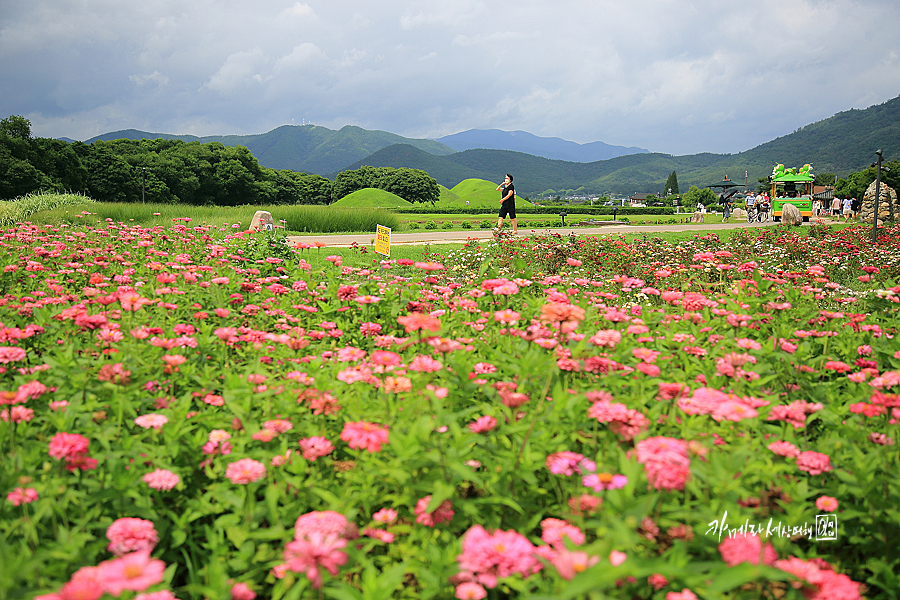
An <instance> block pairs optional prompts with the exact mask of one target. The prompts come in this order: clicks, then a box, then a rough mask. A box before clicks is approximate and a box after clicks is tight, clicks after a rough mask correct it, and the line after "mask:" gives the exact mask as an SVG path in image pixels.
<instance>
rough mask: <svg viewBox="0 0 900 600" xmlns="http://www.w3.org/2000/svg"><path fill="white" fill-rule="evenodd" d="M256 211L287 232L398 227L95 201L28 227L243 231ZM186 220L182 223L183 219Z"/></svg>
mask: <svg viewBox="0 0 900 600" xmlns="http://www.w3.org/2000/svg"><path fill="white" fill-rule="evenodd" d="M257 210H264V211H268V212H270V213H271V214H272V218H273V219H274V220H275V225H276V227H279V228H280V227H284V230H285V231H286V232H287V233H353V232H359V231H375V225H376V224H381V225H384V226H386V227H391V228H392V229H394V228H398V227H400V220H399V219H398V218H397V215H396V213H393V212H389V211H387V210H383V209H377V208H369V209H367V210H357V209H354V208H340V207H337V208H333V207H330V206H278V205H272V206H237V207H224V206H187V205H183V204H125V203H107V202H102V203H101V202H96V203H91V204H83V205H75V206H63V207H60V208H55V209H51V210H39V211H36V212H34V213H32V214H31V215H29V217H28V220H30V221H32V222H34V223H48V224H55V225H60V224H63V223H68V224H71V225H78V224H90V225H96V224H97V223H103V222H105V221H107V219H109V220H112V221H113V222H115V223H126V224H134V225H140V226H141V227H156V226H159V225H162V226H169V225H171V224H172V222H173V221H175V222H177V221H182V222H186V223H191V224H192V225H201V224H205V225H210V226H213V227H234V228H235V229H240V228H243V229H246V228H248V227H249V226H250V222H251V221H252V220H253V214H254V213H255V212H256V211H257ZM184 219H188V221H184Z"/></svg>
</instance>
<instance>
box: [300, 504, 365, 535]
mask: <svg viewBox="0 0 900 600" xmlns="http://www.w3.org/2000/svg"><path fill="white" fill-rule="evenodd" d="M313 533H318V534H321V535H336V536H338V537H342V538H347V539H355V538H356V537H358V533H357V530H356V525H354V524H353V523H350V522H349V521H348V520H347V517H345V516H344V515H342V514H341V513H339V512H335V511H333V510H317V511H313V512H309V513H306V514H304V515H300V516H299V517H297V522H296V523H295V524H294V539H295V540H300V539H302V538H304V537H306V536H309V535H310V534H313Z"/></svg>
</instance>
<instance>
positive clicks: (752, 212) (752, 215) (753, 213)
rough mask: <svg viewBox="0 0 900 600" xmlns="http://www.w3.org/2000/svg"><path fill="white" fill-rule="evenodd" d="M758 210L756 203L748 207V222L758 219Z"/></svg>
mask: <svg viewBox="0 0 900 600" xmlns="http://www.w3.org/2000/svg"><path fill="white" fill-rule="evenodd" d="M757 212H758V210H757V208H756V205H755V204H754V205H752V206H748V207H747V222H748V223H752V222H753V221H755V220H756V218H757Z"/></svg>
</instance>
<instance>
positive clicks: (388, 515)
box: [372, 508, 397, 524]
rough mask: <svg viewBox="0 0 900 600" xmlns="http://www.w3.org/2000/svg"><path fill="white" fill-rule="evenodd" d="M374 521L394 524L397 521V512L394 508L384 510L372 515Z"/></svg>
mask: <svg viewBox="0 0 900 600" xmlns="http://www.w3.org/2000/svg"><path fill="white" fill-rule="evenodd" d="M372 520H373V521H375V522H376V523H387V524H390V523H393V522H394V521H396V520H397V511H396V510H394V509H393V508H382V509H381V510H379V511H378V512H376V513H375V514H374V515H372Z"/></svg>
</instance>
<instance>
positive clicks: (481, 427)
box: [469, 415, 497, 433]
mask: <svg viewBox="0 0 900 600" xmlns="http://www.w3.org/2000/svg"><path fill="white" fill-rule="evenodd" d="M496 426H497V419H495V418H494V417H492V416H490V415H485V416H483V417H478V418H477V419H475V421H474V422H473V423H469V429H470V430H471V431H473V432H475V433H487V432H488V431H490V430H492V429H493V428H494V427H496Z"/></svg>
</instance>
